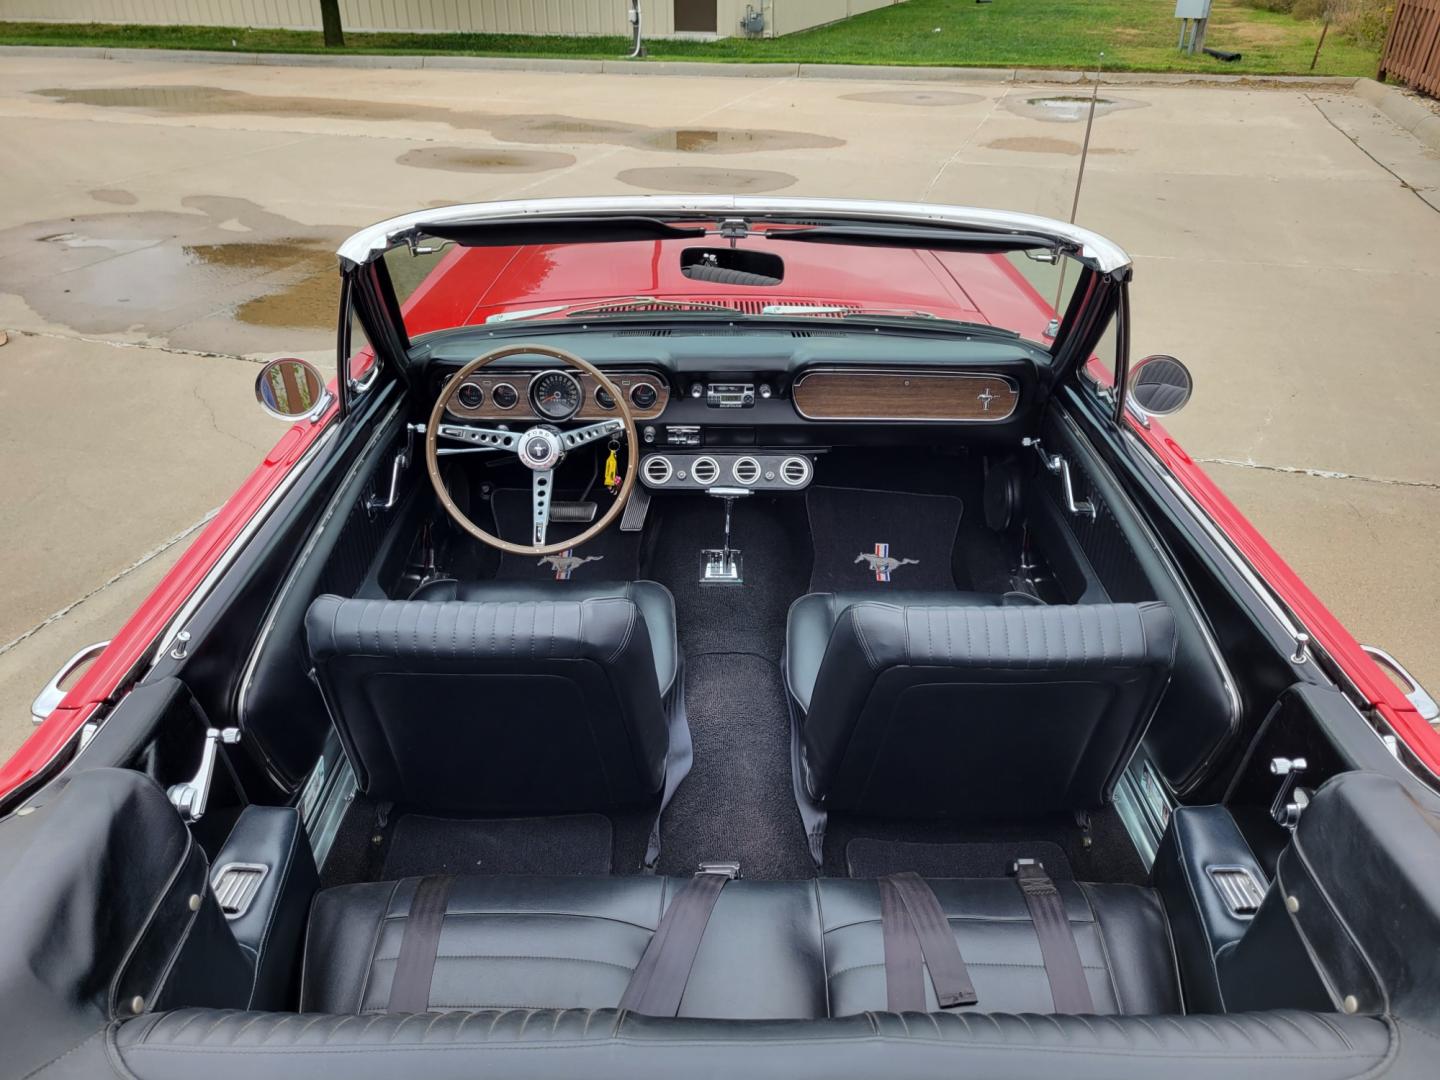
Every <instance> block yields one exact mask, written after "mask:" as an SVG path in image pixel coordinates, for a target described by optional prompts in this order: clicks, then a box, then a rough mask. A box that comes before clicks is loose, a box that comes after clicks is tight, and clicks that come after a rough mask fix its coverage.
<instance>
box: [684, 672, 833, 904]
mask: <svg viewBox="0 0 1440 1080" xmlns="http://www.w3.org/2000/svg"><path fill="white" fill-rule="evenodd" d="M784 693H785V691H784V688H783V687H782V686H781V682H780V670H779V668H778V667H777V666H776V665H775V664H774V663H771V662H770V661H768V660H765V659H763V658H762V657H759V656H752V655H749V654H745V653H740V654H736V653H710V654H703V655H700V656H695V655H691V656H688V657H687V658H686V665H685V694H686V701H687V703H688V708H689V712H690V732H691V735H692V737H693V738H694V740H695V764H694V765H693V766H692V767H691V770H690V775H689V776H688V777H686V778H685V781H684V783H682V784H681V785H680V788H679V790H678V791H676V792H675V798H674V800H673V801H672V802H671V803H670V807H669V809H667V810H666V811H665V817H664V818H663V820H662V823H661V830H660V838H661V845H662V847H661V855H660V866H659V870H660V872H661V873H662V874H679V875H685V876H688V875H690V874H693V873H694V872H695V865H696V863H698V862H701V861H714V860H729V859H733V860H736V861H738V862H739V863H740V868H741V872H742V873H744V875H745V876H746V877H749V878H806V877H813V876H814V874H815V868H814V865H813V864H812V863H811V861H810V855H809V851H808V848H807V847H806V845H805V833H804V828H803V826H802V825H801V824H800V812H799V811H798V810H796V808H795V799H794V797H793V796H792V795H791V793H790V732H789V727H788V725H787V721H786V711H785V698H784Z"/></svg>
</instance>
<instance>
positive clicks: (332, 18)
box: [320, 0, 345, 49]
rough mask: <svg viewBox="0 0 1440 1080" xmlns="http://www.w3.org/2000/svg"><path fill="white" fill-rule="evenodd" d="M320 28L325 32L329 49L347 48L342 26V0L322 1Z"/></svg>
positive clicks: (326, 44)
mask: <svg viewBox="0 0 1440 1080" xmlns="http://www.w3.org/2000/svg"><path fill="white" fill-rule="evenodd" d="M320 26H321V27H322V28H323V29H324V31H325V47H326V48H327V49H330V48H336V49H343V48H344V47H345V31H344V30H343V29H342V28H341V26H340V0H320Z"/></svg>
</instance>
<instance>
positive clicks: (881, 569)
mask: <svg viewBox="0 0 1440 1080" xmlns="http://www.w3.org/2000/svg"><path fill="white" fill-rule="evenodd" d="M855 561H856V562H857V563H860V562H863V563H866V564H867V565H868V566H869V567H870V569H871V570H873V571H874V572H875V580H876V581H889V580H890V573H891V571H893V570H896V569H897V568H899V567H901V566H918V565H919V563H920V560H919V559H897V558H895V557H894V556H893V555H891V554H890V545H889V544H876V545H875V550H874V551H873V552H869V551H862V552H861V553H860V554H859V555H856V556H855Z"/></svg>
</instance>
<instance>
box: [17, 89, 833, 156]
mask: <svg viewBox="0 0 1440 1080" xmlns="http://www.w3.org/2000/svg"><path fill="white" fill-rule="evenodd" d="M33 93H35V94H39V95H41V96H43V97H48V98H51V99H53V100H55V101H59V102H62V103H64V104H69V105H90V106H95V107H100V108H119V109H147V110H150V111H152V112H160V113H173V114H178V115H185V116H227V115H250V116H277V117H305V118H310V119H320V120H370V121H375V120H392V121H401V122H404V123H408V124H415V123H440V124H447V125H449V126H450V127H452V128H455V129H457V130H466V131H488V132H489V133H490V134H491V135H492V136H493V137H494V138H496V139H497V140H500V141H502V142H518V143H542V144H545V143H561V144H567V145H579V144H595V143H600V144H606V145H612V146H630V147H634V148H636V149H640V150H671V151H675V152H678V153H682V154H745V153H752V152H755V151H764V150H827V149H834V148H835V147H839V146H844V145H845V140H844V139H837V138H834V137H832V136H829V135H816V134H812V133H809V132H803V131H769V130H748V129H743V128H699V127H683V128H682V127H677V128H669V127H651V126H649V125H645V124H631V123H626V122H623V121H615V120H588V119H582V118H580V117H574V116H562V115H555V114H548V113H537V114H519V115H512V114H503V113H487V112H481V111H478V110H474V111H471V110H461V109H447V108H443V107H441V106H438V105H418V104H406V103H404V102H394V101H363V100H356V99H350V98H324V97H279V96H277V95H271V94H251V93H248V92H246V91H243V90H226V89H224V88H222V87H218V86H128V87H113V86H102V87H53V88H50V89H44V90H35V91H33Z"/></svg>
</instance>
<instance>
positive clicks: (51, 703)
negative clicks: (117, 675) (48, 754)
mask: <svg viewBox="0 0 1440 1080" xmlns="http://www.w3.org/2000/svg"><path fill="white" fill-rule="evenodd" d="M109 645H110V642H108V641H97V642H95V644H94V645H86V646H85V648H83V649H81V650H80V651H79V652H77V653H76V654H75V655H74V656H72V657H70V659H69V660H66V661H65V663H63V664H61V665H60V670H59V671H57V672H55V674H54V676H52V677H51V679H50V681H49V682H47V683H46V684H45V687H44V689H42V690H41V691H40V693H39V694H37V695H36V696H35V700H34V701H32V702H31V703H30V721H31V723H35V724H43V723H44V722H45V721H46V720H47V719H49V717H50V714H51V713H53V712H54V711H55V710H56V709H57V708H59V707H60V702H62V701H64V700H65V695H66V694H68V693H69V691H68V690H62V689H60V684H61V683H63V682H64V681H65V680H66V679H68V678H69V677H70V676H71V675H74V674H75V672H77V671H78V670H80V668H82V667H84V666H85V665H86V664H88V663H89V662H90V661H91V660H94V659H95V658H96V657H97V656H99V655H100V654H101V653H103V652H104V651H105V650H106V648H107V647H108V646H109Z"/></svg>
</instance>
